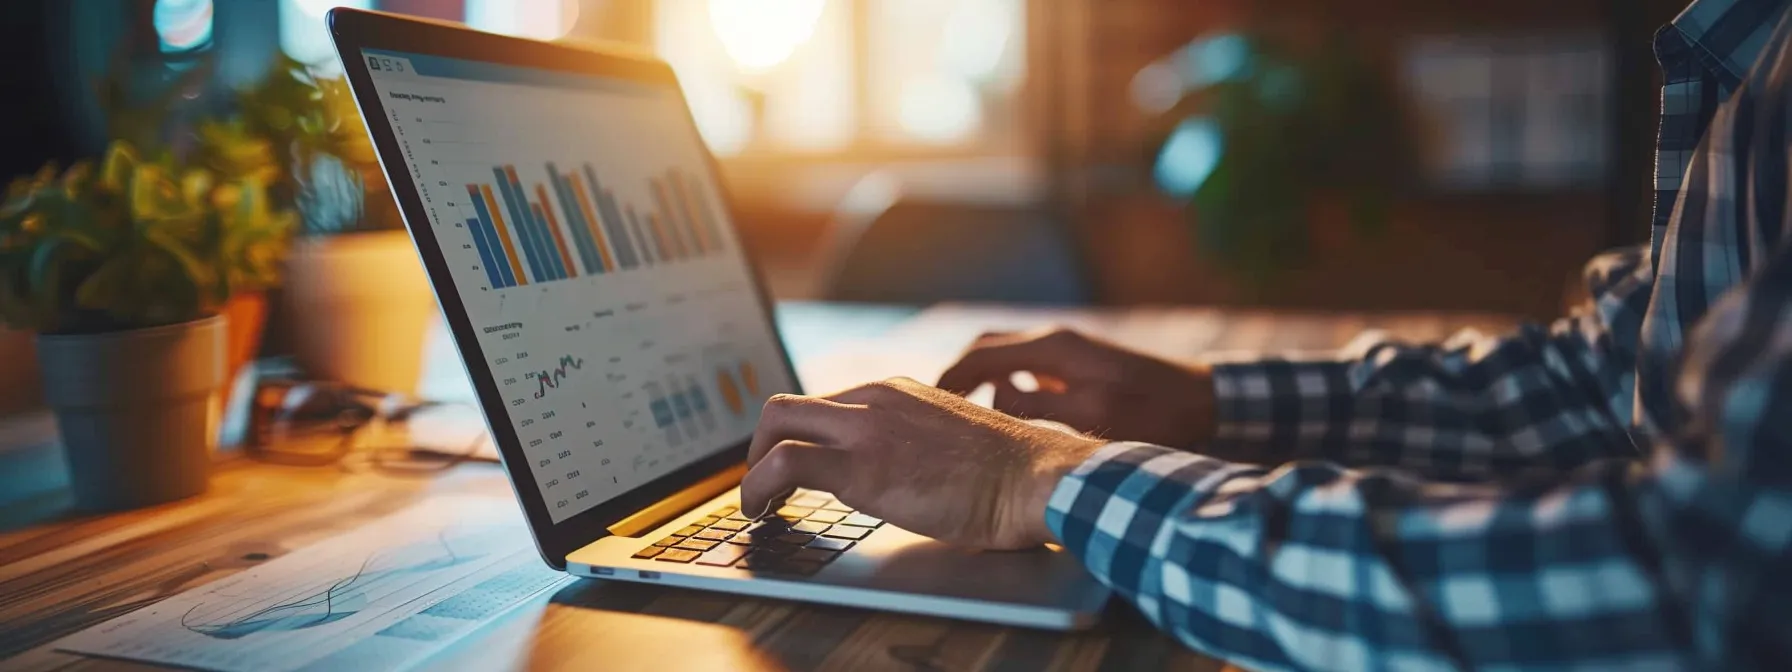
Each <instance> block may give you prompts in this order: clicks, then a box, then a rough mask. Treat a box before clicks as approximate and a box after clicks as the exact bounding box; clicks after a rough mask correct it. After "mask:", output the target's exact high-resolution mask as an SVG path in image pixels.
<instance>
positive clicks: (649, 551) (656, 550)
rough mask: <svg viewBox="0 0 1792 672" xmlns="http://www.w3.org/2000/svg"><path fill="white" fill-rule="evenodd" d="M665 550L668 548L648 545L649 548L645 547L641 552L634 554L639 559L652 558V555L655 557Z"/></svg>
mask: <svg viewBox="0 0 1792 672" xmlns="http://www.w3.org/2000/svg"><path fill="white" fill-rule="evenodd" d="M664 550H666V549H664V548H660V547H658V546H648V547H647V548H643V549H641V552H639V553H636V554H635V555H634V557H636V558H639V559H642V560H646V559H648V558H651V557H653V556H656V555H659V554H660V552H662V551H664Z"/></svg>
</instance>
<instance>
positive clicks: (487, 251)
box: [467, 217, 504, 289]
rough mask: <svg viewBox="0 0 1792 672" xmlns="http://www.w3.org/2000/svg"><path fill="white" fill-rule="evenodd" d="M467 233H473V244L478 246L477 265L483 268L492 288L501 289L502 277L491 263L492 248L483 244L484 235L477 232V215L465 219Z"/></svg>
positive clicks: (502, 284) (502, 285)
mask: <svg viewBox="0 0 1792 672" xmlns="http://www.w3.org/2000/svg"><path fill="white" fill-rule="evenodd" d="M467 233H470V234H473V246H474V247H477V248H479V265H480V267H482V268H484V269H485V279H486V281H487V282H489V283H491V288H492V289H502V288H503V287H504V278H503V277H500V276H499V275H498V267H497V266H494V265H492V248H490V247H487V246H486V244H485V235H484V234H481V233H480V232H479V219H478V218H477V217H475V218H473V219H469V220H467Z"/></svg>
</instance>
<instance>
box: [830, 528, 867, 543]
mask: <svg viewBox="0 0 1792 672" xmlns="http://www.w3.org/2000/svg"><path fill="white" fill-rule="evenodd" d="M822 536H825V537H833V538H835V539H851V540H853V541H858V540H860V539H864V538H865V537H868V536H871V528H869V527H853V526H851V525H835V526H833V527H831V528H828V531H826V532H823V533H822Z"/></svg>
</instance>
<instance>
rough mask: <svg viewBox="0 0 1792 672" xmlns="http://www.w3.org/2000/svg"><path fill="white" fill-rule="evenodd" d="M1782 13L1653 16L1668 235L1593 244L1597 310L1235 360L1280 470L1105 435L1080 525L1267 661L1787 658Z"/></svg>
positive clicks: (1238, 423) (1238, 429) (1081, 533)
mask: <svg viewBox="0 0 1792 672" xmlns="http://www.w3.org/2000/svg"><path fill="white" fill-rule="evenodd" d="M1788 5H1792V0H1700V1H1698V2H1695V3H1694V4H1693V5H1692V7H1690V8H1688V9H1687V10H1686V11H1685V12H1684V13H1683V14H1681V15H1680V17H1679V18H1677V19H1675V21H1674V23H1673V25H1671V26H1669V27H1667V28H1664V29H1663V30H1662V31H1661V32H1660V33H1659V34H1658V36H1657V39H1656V51H1657V55H1658V57H1659V60H1660V62H1661V65H1662V68H1663V70H1664V71H1665V73H1666V75H1667V76H1666V78H1665V81H1666V85H1665V87H1664V89H1663V92H1662V124H1661V137H1660V147H1659V149H1660V152H1659V157H1658V161H1657V164H1658V166H1659V168H1658V174H1659V179H1658V189H1659V192H1660V196H1659V199H1658V205H1659V211H1658V212H1657V216H1656V219H1655V227H1654V228H1655V230H1654V240H1653V243H1652V245H1650V246H1644V247H1641V248H1638V249H1636V250H1632V251H1629V252H1626V253H1621V254H1615V255H1611V256H1607V257H1603V258H1600V259H1596V260H1595V261H1594V263H1593V264H1592V265H1591V266H1590V267H1589V270H1588V273H1587V280H1588V283H1589V285H1590V287H1591V289H1592V291H1593V297H1594V298H1593V300H1592V301H1591V302H1590V304H1589V305H1587V306H1586V307H1584V308H1583V309H1582V310H1580V311H1578V312H1577V313H1576V314H1575V315H1573V316H1571V317H1568V318H1565V319H1563V320H1561V321H1558V322H1556V323H1555V324H1553V325H1551V326H1549V327H1547V328H1545V327H1530V328H1526V329H1523V330H1521V331H1519V332H1518V333H1515V334H1511V335H1507V336H1504V337H1500V338H1492V339H1486V338H1482V339H1469V340H1459V341H1457V342H1452V343H1450V344H1446V345H1443V346H1414V345H1403V344H1397V343H1383V344H1380V345H1377V346H1375V347H1373V348H1371V349H1370V350H1369V351H1368V352H1367V353H1366V354H1365V355H1363V356H1360V357H1354V358H1350V357H1340V358H1336V359H1332V360H1328V361H1291V360H1265V361H1256V362H1250V363H1240V364H1229V365H1219V366H1216V368H1215V371H1214V376H1215V390H1216V391H1217V393H1218V395H1219V412H1220V416H1221V428H1220V433H1219V436H1218V439H1217V440H1218V442H1219V443H1220V444H1230V445H1224V446H1223V447H1225V448H1226V449H1227V450H1225V451H1224V452H1225V453H1226V454H1238V450H1239V449H1240V448H1248V449H1250V450H1255V451H1257V452H1256V453H1255V454H1256V455H1261V456H1263V459H1262V460H1261V461H1262V462H1263V463H1264V464H1275V465H1280V466H1274V467H1265V466H1257V465H1252V464H1240V463H1233V462H1227V461H1223V460H1219V459H1214V458H1211V457H1206V456H1202V455H1199V454H1195V453H1191V452H1184V451H1180V450H1174V449H1171V448H1165V447H1158V446H1150V445H1144V444H1136V443H1115V444H1111V445H1109V446H1107V447H1106V448H1105V449H1103V450H1102V451H1101V452H1100V453H1099V454H1098V455H1096V456H1095V457H1093V458H1091V459H1090V460H1089V461H1088V462H1086V463H1084V464H1083V465H1082V466H1081V468H1079V469H1078V470H1077V471H1076V472H1075V473H1074V474H1072V475H1071V476H1069V477H1067V478H1065V479H1064V480H1063V481H1062V482H1061V483H1060V484H1059V485H1058V487H1057V490H1056V492H1055V493H1054V495H1053V497H1052V500H1051V505H1050V508H1049V510H1048V513H1047V517H1048V522H1049V524H1050V525H1051V527H1052V529H1053V531H1054V532H1055V533H1056V534H1057V536H1058V538H1059V539H1060V540H1061V541H1062V542H1063V544H1064V546H1065V547H1066V548H1067V549H1068V550H1069V551H1070V552H1073V553H1076V554H1078V555H1079V556H1080V557H1082V558H1083V560H1084V561H1085V563H1086V564H1087V565H1088V567H1089V568H1090V570H1091V571H1092V572H1093V573H1094V574H1095V575H1096V576H1098V577H1100V578H1101V579H1102V580H1103V581H1105V582H1107V583H1108V584H1109V585H1112V586H1113V587H1114V588H1115V589H1116V591H1117V592H1118V593H1120V594H1121V595H1124V596H1125V597H1126V598H1128V599H1130V600H1131V601H1132V602H1134V603H1135V604H1137V605H1138V607H1139V609H1140V610H1141V611H1142V612H1143V613H1144V614H1145V615H1146V616H1147V617H1148V618H1150V619H1152V620H1153V621H1154V622H1156V623H1157V624H1158V625H1160V626H1161V627H1163V628H1165V629H1166V630H1168V631H1169V632H1171V633H1173V634H1174V635H1175V636H1176V637H1178V638H1179V639H1181V640H1182V641H1183V642H1185V643H1186V644H1188V645H1189V646H1191V647H1194V648H1196V649H1199V650H1202V651H1206V652H1209V653H1212V654H1215V655H1218V656H1222V657H1225V658H1227V659H1230V660H1232V661H1234V662H1237V663H1239V664H1242V665H1245V666H1248V667H1253V668H1258V669H1265V670H1273V669H1342V670H1369V669H1468V668H1473V669H1521V668H1522V669H1570V668H1572V669H1609V668H1641V669H1778V670H1785V669H1792V550H1789V549H1792V242H1788V241H1786V240H1782V235H1783V234H1784V233H1786V232H1787V230H1788V228H1792V220H1789V219H1788V207H1789V204H1788V201H1787V191H1788V189H1787V186H1788V172H1787V165H1786V163H1787V139H1788V137H1792V79H1789V78H1792V49H1788V46H1789V42H1792V22H1788V21H1786V20H1784V19H1783V18H1782V17H1784V16H1785V15H1786V14H1787V6H1788ZM1776 418H1777V421H1776ZM1215 452H1219V451H1215Z"/></svg>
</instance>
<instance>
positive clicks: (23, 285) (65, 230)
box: [0, 142, 294, 333]
mask: <svg viewBox="0 0 1792 672" xmlns="http://www.w3.org/2000/svg"><path fill="white" fill-rule="evenodd" d="M293 222H294V216H293V214H292V213H291V212H289V211H284V210H277V209H275V208H273V207H272V206H271V205H270V203H269V201H268V198H267V195H266V187H265V184H264V183H263V182H262V179H261V178H259V177H256V176H248V177H241V176H230V175H223V174H218V173H214V172H212V171H210V170H207V169H205V168H201V167H185V166H181V165H178V164H177V163H176V162H174V160H173V159H171V158H166V157H164V158H159V159H157V160H154V161H146V160H143V159H142V158H141V157H139V156H138V154H137V152H136V151H135V150H134V149H133V148H132V147H131V146H130V145H129V144H128V143H124V142H117V143H114V145H113V146H112V147H111V148H110V149H109V150H108V152H107V155H106V158H105V160H104V161H103V162H102V163H101V165H100V168H99V169H98V170H97V171H95V170H93V169H91V168H90V167H86V166H84V165H81V166H77V167H76V168H74V169H71V170H70V171H68V172H67V173H64V174H63V175H62V176H61V177H60V179H58V178H56V177H55V176H54V173H53V171H52V172H51V173H50V175H47V176H46V175H45V174H43V173H40V174H39V175H37V176H35V177H33V178H31V179H29V180H22V181H19V182H15V184H14V186H13V187H12V188H10V189H9V190H8V192H7V199H6V202H5V203H4V205H0V320H4V321H5V322H6V323H7V324H9V325H11V326H14V327H18V328H22V329H30V330H36V331H39V332H49V333H82V332H94V331H107V330H114V329H127V328H134V327H147V326H155V325H160V324H169V323H174V322H184V321H187V320H192V319H197V318H200V317H204V316H205V315H208V314H210V313H212V312H215V311H216V310H217V309H218V308H219V306H220V305H221V304H222V303H223V302H224V301H226V300H228V299H229V298H230V296H231V295H232V294H233V293H235V292H239V291H248V290H255V289H259V288H263V287H267V286H270V285H271V284H273V283H274V282H276V281H277V280H278V259H279V258H280V256H281V255H282V254H283V252H284V249H285V245H286V242H287V240H288V238H289V235H290V232H291V229H292V225H293Z"/></svg>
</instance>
